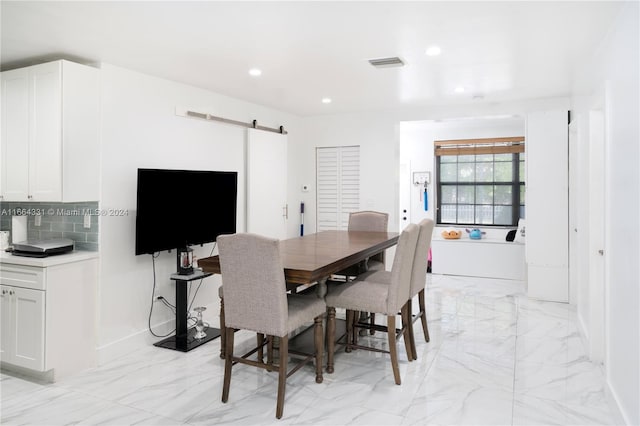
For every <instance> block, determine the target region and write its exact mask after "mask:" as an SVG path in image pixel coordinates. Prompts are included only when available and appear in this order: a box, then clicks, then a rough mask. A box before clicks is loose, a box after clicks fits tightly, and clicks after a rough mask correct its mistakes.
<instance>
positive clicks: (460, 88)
mask: <svg viewBox="0 0 640 426" xmlns="http://www.w3.org/2000/svg"><path fill="white" fill-rule="evenodd" d="M454 91H455V92H456V93H464V87H462V86H458V87H456V89H455V90H454Z"/></svg>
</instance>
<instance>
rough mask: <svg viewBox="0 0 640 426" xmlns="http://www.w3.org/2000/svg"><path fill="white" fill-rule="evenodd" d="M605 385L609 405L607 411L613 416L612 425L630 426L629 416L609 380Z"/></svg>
mask: <svg viewBox="0 0 640 426" xmlns="http://www.w3.org/2000/svg"><path fill="white" fill-rule="evenodd" d="M606 385H607V402H608V403H609V409H610V410H611V414H613V419H614V424H617V425H632V424H633V423H631V416H630V415H629V414H628V413H627V412H625V410H624V409H623V407H622V404H620V398H618V395H617V393H616V392H615V391H614V389H613V388H612V387H611V383H609V380H607V381H606Z"/></svg>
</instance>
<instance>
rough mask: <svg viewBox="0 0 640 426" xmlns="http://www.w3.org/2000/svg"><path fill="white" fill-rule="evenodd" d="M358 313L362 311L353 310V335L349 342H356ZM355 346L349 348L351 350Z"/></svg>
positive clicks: (355, 343)
mask: <svg viewBox="0 0 640 426" xmlns="http://www.w3.org/2000/svg"><path fill="white" fill-rule="evenodd" d="M360 314H362V312H360V311H353V322H352V324H353V325H352V328H351V330H352V333H353V337H352V339H351V343H352V344H354V345H357V344H358V334H359V333H358V327H356V324H358V321H359V320H360ZM355 349H356V348H353V347H352V348H351V350H355Z"/></svg>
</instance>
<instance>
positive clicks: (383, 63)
mask: <svg viewBox="0 0 640 426" xmlns="http://www.w3.org/2000/svg"><path fill="white" fill-rule="evenodd" d="M369 63H370V64H371V65H373V66H374V67H376V68H391V67H403V66H404V62H402V59H400V58H398V57H397V56H394V57H393V58H380V59H369Z"/></svg>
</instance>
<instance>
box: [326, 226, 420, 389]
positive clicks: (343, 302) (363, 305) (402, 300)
mask: <svg viewBox="0 0 640 426" xmlns="http://www.w3.org/2000/svg"><path fill="white" fill-rule="evenodd" d="M418 234H419V228H418V225H416V224H410V225H408V226H407V227H406V228H405V230H404V231H403V232H402V234H401V235H400V238H399V240H398V246H397V248H396V255H395V258H394V260H393V266H392V268H391V275H390V277H391V278H390V282H389V283H388V284H387V283H379V282H369V281H366V280H355V281H351V282H348V283H346V284H344V285H340V286H334V287H333V288H332V289H331V291H329V293H328V294H327V296H326V298H325V301H326V303H327V307H328V320H327V340H328V360H327V361H328V362H327V372H328V373H332V372H333V356H334V347H335V322H336V318H335V312H336V308H343V309H346V310H347V350H349V349H350V348H352V347H355V348H359V349H366V350H374V351H376V352H386V353H389V354H390V355H391V366H392V369H393V376H394V380H395V383H396V384H398V385H399V384H400V383H401V380H400V370H399V368H398V352H397V348H396V337H397V336H399V335H400V334H402V335H403V336H404V341H405V347H406V350H407V357H408V359H409V360H412V359H413V356H412V355H411V352H410V351H411V345H410V341H409V339H410V337H409V333H408V330H409V328H408V324H407V323H406V322H407V319H408V318H407V317H406V309H405V307H406V305H407V300H408V299H409V288H410V284H411V272H412V271H411V269H412V265H413V258H414V253H415V249H416V243H417V241H418ZM400 310H401V311H402V313H403V315H402V317H403V321H402V322H403V327H402V329H401V330H400V333H398V334H397V335H396V315H397V313H398V311H400ZM355 311H365V312H375V313H380V314H384V315H386V316H387V327H386V329H385V330H384V331H387V336H388V342H389V350H388V351H384V350H381V349H377V348H370V347H367V346H360V345H357V344H355V343H353V334H354V333H353V330H352V326H353V317H354V312H355Z"/></svg>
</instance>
